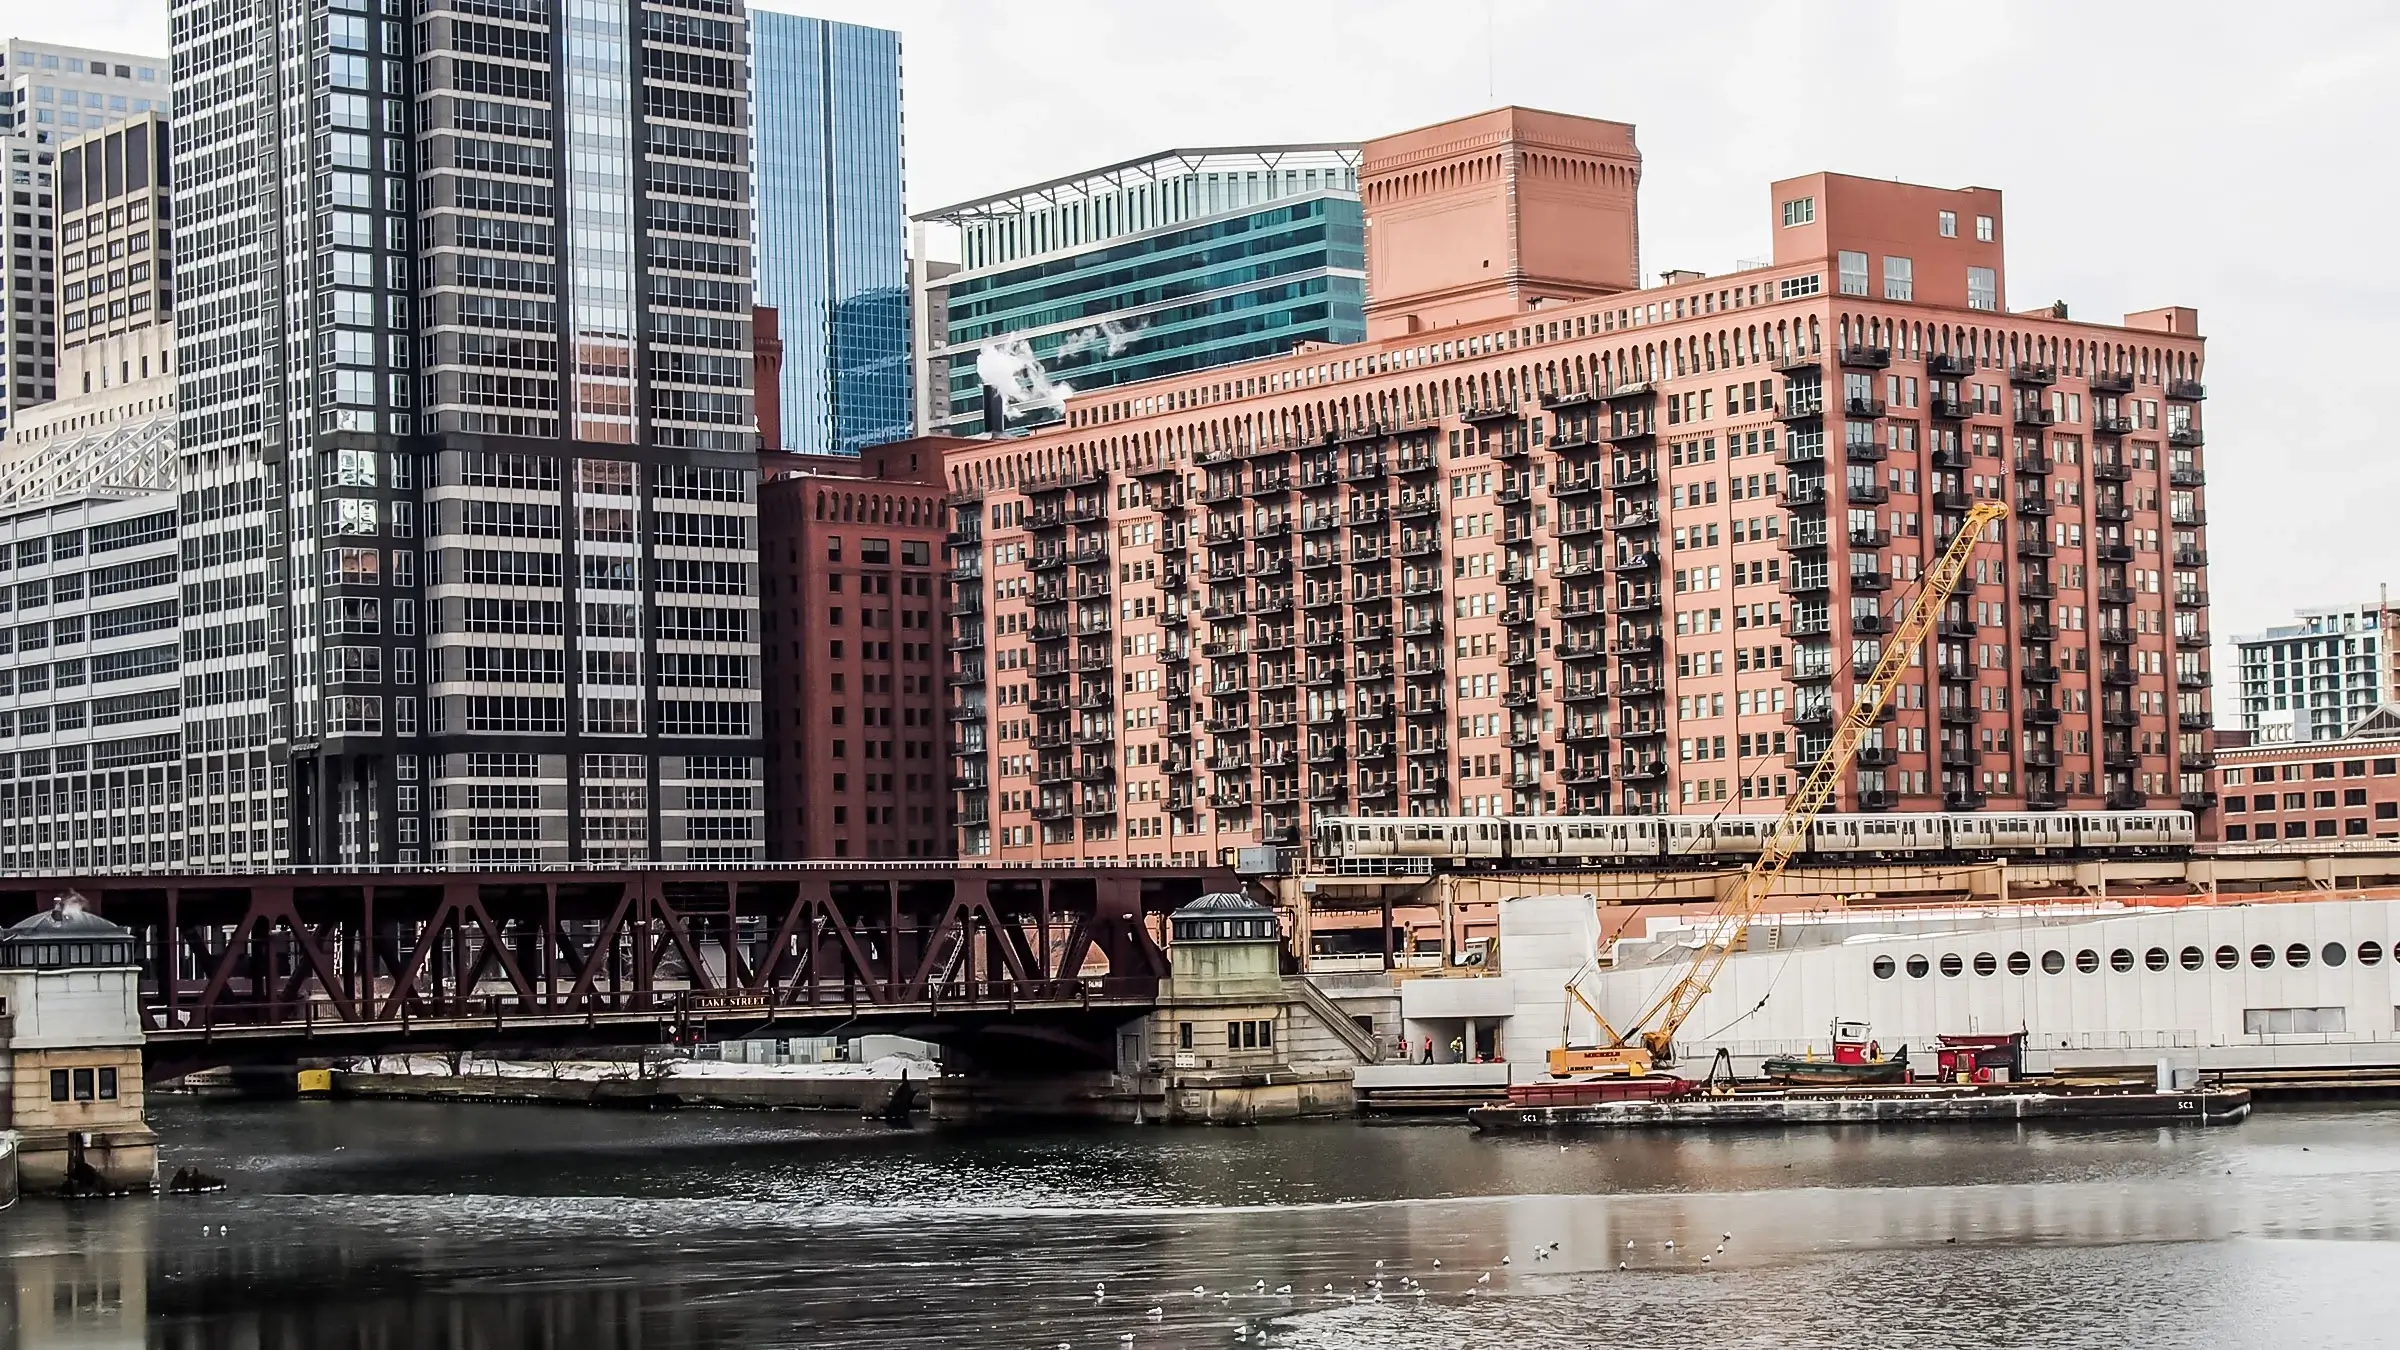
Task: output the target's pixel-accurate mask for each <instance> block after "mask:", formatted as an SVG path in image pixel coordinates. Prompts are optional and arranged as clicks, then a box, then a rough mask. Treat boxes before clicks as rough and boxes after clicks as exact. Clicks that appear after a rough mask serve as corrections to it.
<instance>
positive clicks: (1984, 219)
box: [1975, 216, 1994, 244]
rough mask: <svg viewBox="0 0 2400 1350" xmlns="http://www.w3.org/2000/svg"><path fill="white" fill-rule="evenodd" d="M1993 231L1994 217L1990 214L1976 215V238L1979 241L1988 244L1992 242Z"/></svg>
mask: <svg viewBox="0 0 2400 1350" xmlns="http://www.w3.org/2000/svg"><path fill="white" fill-rule="evenodd" d="M1993 233H1994V231H1993V228H1992V218H1991V217H1990V216H1977V217H1975V240H1976V242H1977V243H1983V244H1988V243H1990V242H1992V235H1993Z"/></svg>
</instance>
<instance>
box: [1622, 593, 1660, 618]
mask: <svg viewBox="0 0 2400 1350" xmlns="http://www.w3.org/2000/svg"><path fill="white" fill-rule="evenodd" d="M1657 608H1658V592H1656V591H1652V590H1638V591H1619V592H1618V593H1617V612H1618V613H1619V614H1648V613H1651V612H1652V611H1654V610H1656V609H1657Z"/></svg>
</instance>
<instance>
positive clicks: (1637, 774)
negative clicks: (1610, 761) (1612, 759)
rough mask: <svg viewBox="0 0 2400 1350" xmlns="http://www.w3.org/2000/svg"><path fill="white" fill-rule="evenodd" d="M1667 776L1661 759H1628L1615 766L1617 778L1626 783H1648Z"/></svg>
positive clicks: (1665, 766) (1665, 763) (1665, 765)
mask: <svg viewBox="0 0 2400 1350" xmlns="http://www.w3.org/2000/svg"><path fill="white" fill-rule="evenodd" d="M1666 776H1667V762H1666V761H1665V760H1663V759H1628V760H1626V761H1624V762H1623V763H1621V764H1619V765H1618V766H1617V777H1619V778H1621V779H1623V780H1624V781H1626V782H1628V783H1648V782H1654V781H1656V780H1658V779H1661V778H1664V777H1666Z"/></svg>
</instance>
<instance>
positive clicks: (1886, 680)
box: [1550, 501, 2008, 1076]
mask: <svg viewBox="0 0 2400 1350" xmlns="http://www.w3.org/2000/svg"><path fill="white" fill-rule="evenodd" d="M2007 516H2008V507H2007V506H2006V505H2004V504H2003V503H2000V502H1995V501H1979V502H1977V503H1975V504H1974V505H1973V506H1972V507H1970V508H1968V510H1967V514H1966V518H1965V519H1964V520H1963V521H1962V522H1961V523H1960V525H1959V530H1958V534H1957V535H1956V536H1954V537H1953V538H1952V539H1951V540H1950V543H1949V546H1948V547H1946V548H1944V549H1943V550H1942V555H1941V557H1939V558H1938V559H1936V560H1935V561H1934V564H1933V566H1932V568H1931V569H1929V570H1928V571H1927V572H1926V573H1925V579H1924V582H1923V584H1921V585H1920V586H1918V588H1917V595H1916V599H1915V600H1914V601H1913V602H1911V603H1910V605H1909V607H1908V612H1907V614H1906V615H1905V616H1903V617H1902V618H1901V620H1900V625H1899V627H1898V629H1897V630H1896V631H1894V632H1893V634H1892V639H1891V641H1890V642H1887V643H1885V644H1884V648H1883V659H1882V660H1880V661H1877V662H1876V663H1875V671H1874V673H1873V674H1872V675H1869V676H1868V677H1867V681H1866V683H1865V684H1864V685H1863V686H1862V687H1861V688H1860V690H1859V695H1858V698H1857V700H1856V701H1855V702H1854V703H1852V704H1851V705H1850V710H1849V711H1848V712H1847V713H1845V714H1843V716H1842V720H1841V724H1840V725H1839V726H1837V727H1835V728H1834V731H1833V740H1832V741H1831V742H1830V743H1829V744H1828V745H1827V746H1826V749H1825V753H1824V754H1823V755H1822V756H1821V757H1819V758H1818V760H1817V766H1816V767H1815V768H1814V769H1811V770H1810V771H1809V774H1808V777H1807V778H1806V779H1805V780H1803V781H1802V783H1801V784H1800V790H1799V792H1797V793H1796V794H1794V795H1793V797H1792V800H1791V804H1790V805H1789V806H1788V807H1786V808H1785V809H1784V813H1783V818H1782V819H1781V820H1778V821H1777V822H1776V823H1775V829H1774V832H1773V833H1772V834H1770V835H1768V836H1767V838H1766V840H1765V841H1764V842H1763V844H1762V845H1761V847H1760V849H1759V852H1758V859H1757V861H1755V862H1753V863H1751V864H1750V870H1749V871H1748V872H1747V873H1745V874H1744V875H1743V877H1742V883H1741V885H1739V886H1737V887H1735V888H1734V889H1733V891H1732V892H1731V893H1729V894H1728V895H1726V897H1725V898H1724V899H1722V900H1720V901H1718V902H1717V908H1716V911H1715V913H1714V914H1713V915H1712V916H1711V920H1710V924H1709V927H1708V929H1707V931H1706V933H1705V934H1704V936H1703V937H1702V938H1701V940H1700V944H1699V946H1698V947H1696V948H1695V949H1694V950H1693V952H1692V960H1691V967H1690V969H1688V970H1686V971H1685V972H1684V974H1683V977H1682V978H1681V979H1678V980H1677V981H1676V982H1675V983H1674V984H1673V985H1672V986H1670V987H1669V988H1668V989H1667V991H1666V992H1665V993H1663V994H1660V995H1659V996H1658V998H1657V999H1655V1000H1654V1001H1653V1002H1652V1003H1651V1004H1650V1006H1649V1007H1647V1008H1644V1009H1643V1010H1642V1012H1641V1014H1640V1015H1639V1016H1637V1017H1635V1018H1634V1019H1633V1021H1632V1022H1631V1023H1630V1024H1628V1025H1627V1026H1626V1028H1625V1029H1624V1030H1623V1031H1619V1030H1618V1029H1617V1028H1616V1027H1614V1026H1612V1025H1610V1023H1609V1021H1608V1019H1607V1018H1606V1017H1604V1016H1602V1015H1601V1013H1600V1009H1599V1008H1598V1007H1596V1006H1595V1005H1594V1004H1593V1003H1592V1001H1591V1000H1590V999H1588V998H1586V997H1584V994H1583V991H1582V989H1580V988H1579V987H1578V986H1579V985H1580V984H1581V983H1582V981H1583V977H1584V975H1585V974H1586V973H1588V972H1591V971H1593V970H1595V969H1597V967H1594V966H1589V965H1587V966H1585V967H1584V968H1583V969H1582V970H1578V971H1577V972H1576V973H1575V974H1574V976H1573V977H1571V978H1570V979H1568V981H1567V997H1568V999H1569V1001H1570V1002H1571V1003H1573V1004H1577V1005H1580V1006H1581V1007H1582V1008H1583V1010H1584V1012H1585V1013H1587V1014H1588V1015H1590V1017H1591V1019H1592V1021H1593V1022H1594V1023H1595V1024H1596V1025H1597V1026H1598V1027H1599V1030H1600V1043H1599V1044H1598V1045H1596V1046H1589V1047H1576V1046H1568V1045H1561V1046H1559V1047H1558V1048H1557V1049H1554V1050H1552V1051H1551V1052H1550V1072H1551V1073H1553V1074H1556V1075H1560V1076H1565V1075H1568V1074H1576V1073H1635V1074H1639V1073H1646V1072H1648V1071H1649V1070H1650V1069H1651V1067H1652V1066H1654V1065H1664V1064H1672V1063H1673V1062H1674V1060H1675V1033H1676V1031H1677V1030H1679V1029H1680V1028H1681V1027H1682V1026H1683V1021H1684V1019H1685V1018H1687V1017H1689V1016H1691V1015H1692V1009H1693V1008H1695V1007H1698V1006H1699V1004H1700V1000H1701V998H1702V997H1704V996H1705V995H1706V994H1707V993H1708V991H1709V988H1710V987H1711V986H1712V985H1713V984H1714V983H1715V981H1716V978H1717V973H1718V972H1719V971H1721V970H1723V969H1724V967H1725V962H1726V961H1727V960H1728V959H1729V958H1731V957H1732V955H1733V953H1734V949H1735V948H1737V947H1739V946H1740V945H1741V943H1742V939H1743V938H1744V937H1745V936H1746V935H1747V934H1748V933H1749V931H1750V921H1751V920H1752V919H1754V918H1756V917H1757V915H1758V911H1759V908H1760V906H1762V905H1764V904H1765V903H1766V899H1767V896H1768V895H1769V894H1770V893H1771V892H1773V890H1774V889H1775V882H1776V880H1777V879H1778V878H1780V877H1781V876H1782V875H1783V872H1784V869H1785V868H1787V867H1789V866H1790V865H1791V862H1792V858H1793V856H1794V855H1796V854H1798V853H1799V852H1800V850H1801V848H1802V847H1803V846H1805V845H1806V844H1807V842H1808V827H1809V824H1810V823H1811V822H1812V821H1814V820H1815V819H1816V818H1817V814H1818V813H1819V812H1821V811H1823V810H1824V809H1825V808H1826V807H1827V806H1829V805H1831V804H1832V802H1833V800H1834V797H1835V795H1836V794H1837V793H1838V792H1839V791H1840V790H1841V784H1842V776H1843V775H1844V774H1846V773H1848V772H1849V771H1850V761H1851V760H1853V759H1855V758H1857V756H1858V747H1859V743H1860V742H1861V741H1862V740H1864V739H1865V737H1866V733H1867V728H1868V727H1870V726H1872V725H1873V724H1874V722H1875V719H1876V718H1877V717H1879V716H1881V715H1882V713H1883V707H1884V704H1885V703H1886V702H1888V701H1889V700H1890V699H1891V696H1892V690H1893V689H1895V688H1897V687H1898V686H1899V683H1900V677H1901V675H1903V674H1904V673H1906V671H1907V670H1908V662H1909V657H1910V656H1911V655H1912V654H1913V653H1915V652H1916V651H1917V650H1918V649H1919V648H1920V647H1921V646H1922V645H1923V644H1924V641H1925V638H1926V636H1927V635H1928V634H1930V633H1931V632H1932V631H1933V626H1934V623H1935V621H1936V620H1937V619H1939V618H1940V617H1941V611H1942V606H1943V605H1945V604H1947V603H1949V600H1950V596H1951V594H1952V593H1953V592H1955V591H1956V590H1957V589H1958V583H1959V579H1960V578H1961V577H1963V576H1964V575H1966V570H1967V559H1968V555H1970V554H1971V553H1973V552H1974V549H1975V543H1976V540H1978V539H1979V538H1981V537H1982V535H1983V532H1984V531H1985V530H1986V529H1987V528H1989V527H1990V526H1991V525H1992V524H1993V523H1994V522H1997V521H2000V520H2004V519H2006V518H2007Z"/></svg>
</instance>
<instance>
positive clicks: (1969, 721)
mask: <svg viewBox="0 0 2400 1350" xmlns="http://www.w3.org/2000/svg"><path fill="white" fill-rule="evenodd" d="M1937 716H1938V718H1939V720H1940V722H1941V724H1942V725H1943V726H1946V727H1971V726H1973V725H1975V724H1976V722H1978V721H1979V720H1981V719H1982V714H1981V713H1979V712H1977V711H1976V710H1975V709H1974V708H1973V707H1970V706H1969V705H1967V704H1964V703H1945V704H1943V705H1942V707H1941V711H1940V712H1939V714H1938V715H1937Z"/></svg>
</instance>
